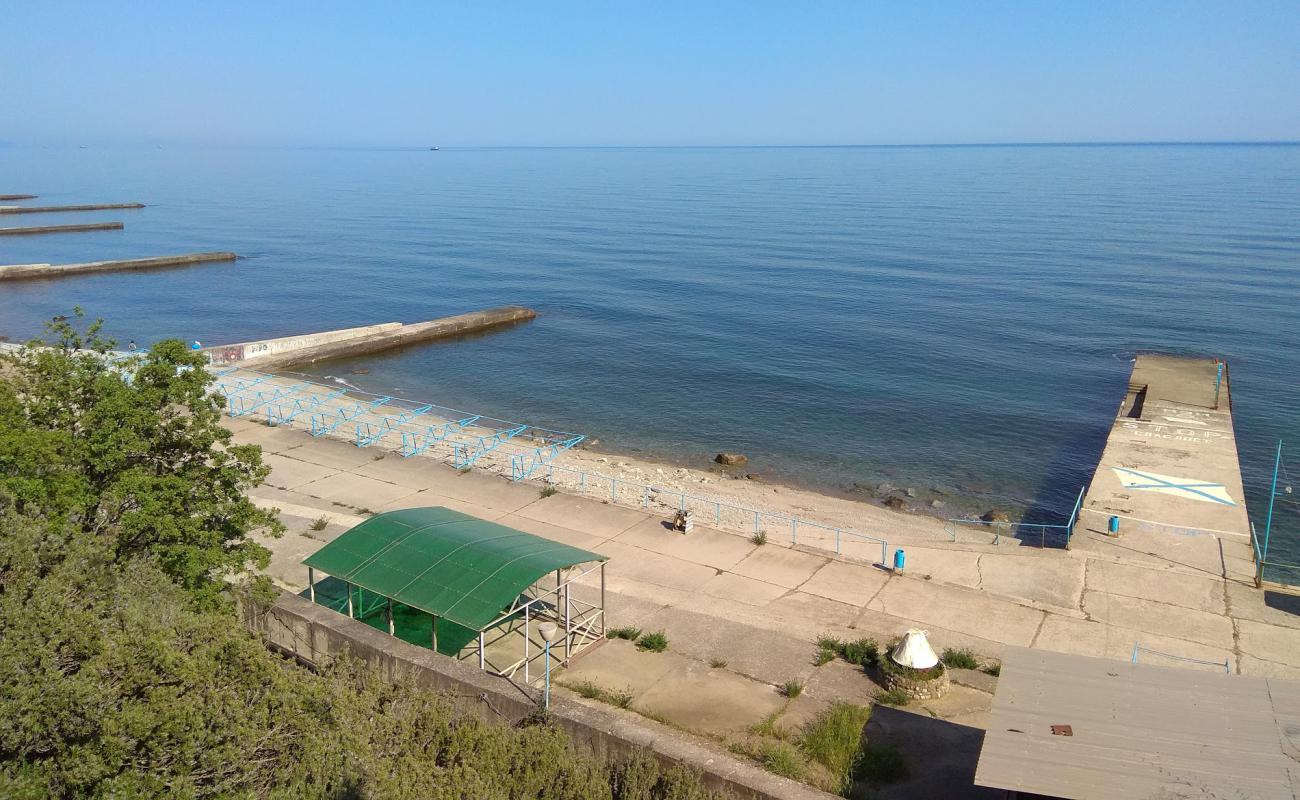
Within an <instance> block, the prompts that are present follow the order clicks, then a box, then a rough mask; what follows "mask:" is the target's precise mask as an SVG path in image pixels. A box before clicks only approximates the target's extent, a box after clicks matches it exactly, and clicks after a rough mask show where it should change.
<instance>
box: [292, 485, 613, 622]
mask: <svg viewBox="0 0 1300 800" xmlns="http://www.w3.org/2000/svg"><path fill="white" fill-rule="evenodd" d="M606 560H607V559H606V558H605V556H602V555H600V554H599V553H592V552H590V551H588V550H580V549H578V548H577V547H570V546H569V545H566V544H560V543H559V542H553V541H551V540H550V539H543V538H542V537H540V536H534V535H532V534H531V533H524V532H523V531H517V530H515V529H514V528H507V527H506V526H504V525H498V524H496V523H495V522H488V521H486V520H481V519H479V518H478V517H472V516H470V515H469V514H462V513H461V512H459V511H452V510H451V509H449V508H442V507H441V506H439V507H434V508H408V509H403V510H401V511H391V512H389V513H387V514H379V515H377V516H374V517H371V518H370V519H368V520H366V521H365V522H363V523H361V524H360V525H357V526H356V527H355V528H352V529H351V530H349V531H348V532H346V533H344V534H342V535H341V536H339V537H338V538H337V539H335V540H334V541H332V542H330V543H329V544H327V545H325V546H324V547H322V548H321V549H320V550H317V551H316V552H315V553H313V554H312V555H311V556H309V557H308V558H306V559H305V560H304V561H303V562H302V563H304V564H306V565H307V566H309V567H314V568H315V569H318V570H321V571H322V572H325V573H328V574H329V575H332V576H334V577H335V578H340V579H342V580H345V581H348V582H349V583H352V584H355V585H356V586H360V587H361V588H363V589H367V590H369V591H371V592H374V593H376V594H380V595H383V596H385V597H391V598H392V599H394V600H396V601H397V602H399V603H404V604H406V605H408V606H411V607H412V608H418V609H420V610H421V611H425V612H427V613H430V614H433V615H435V616H437V617H440V618H442V619H448V620H451V621H452V622H455V623H458V624H460V625H464V626H465V627H467V628H470V629H472V630H482V629H483V627H484V626H485V625H487V624H488V623H490V622H492V621H493V620H494V619H496V618H497V617H498V616H499V615H500V614H501V613H502V612H503V611H504V610H505V609H506V608H507V607H508V606H509V605H510V604H511V603H513V602H514V600H515V598H517V597H518V596H519V594H520V593H521V592H522V591H524V590H525V589H527V588H528V587H529V586H532V585H533V584H534V583H536V582H537V580H538V579H539V578H541V577H542V576H543V575H546V574H548V573H551V572H554V571H555V570H557V569H563V568H565V567H571V566H573V565H575V564H584V563H587V562H590V561H606Z"/></svg>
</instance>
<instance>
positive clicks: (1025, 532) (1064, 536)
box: [943, 488, 1084, 549]
mask: <svg viewBox="0 0 1300 800" xmlns="http://www.w3.org/2000/svg"><path fill="white" fill-rule="evenodd" d="M1083 493H1084V489H1082V488H1081V489H1079V496H1078V498H1077V499H1075V501H1074V509H1073V510H1072V511H1071V512H1070V519H1069V522H1067V523H1065V524H1064V525H1050V524H1046V523H1040V522H1010V521H1006V522H998V521H990V520H984V519H949V520H946V521H945V522H944V526H943V530H944V532H945V533H947V534H948V539H949V540H950V541H954V542H955V541H957V534H958V532H959V531H960V530H962V526H968V527H976V528H979V529H982V530H987V531H992V533H993V544H1001V543H1002V537H1003V536H1010V537H1014V538H1015V539H1017V540H1019V541H1025V540H1032V539H1033V538H1035V537H1034V534H1035V533H1036V534H1037V538H1038V546H1039V547H1047V540H1048V537H1049V536H1051V537H1052V538H1053V539H1060V540H1061V546H1063V547H1065V548H1067V549H1068V548H1069V547H1070V538H1071V537H1072V536H1073V532H1074V523H1075V522H1077V521H1078V519H1079V509H1080V507H1081V506H1082V504H1083Z"/></svg>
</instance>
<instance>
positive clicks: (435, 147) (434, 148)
mask: <svg viewBox="0 0 1300 800" xmlns="http://www.w3.org/2000/svg"><path fill="white" fill-rule="evenodd" d="M429 149H430V150H437V149H438V145H436V144H435V145H434V146H433V147H430V148H429Z"/></svg>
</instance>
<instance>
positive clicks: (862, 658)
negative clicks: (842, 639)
mask: <svg viewBox="0 0 1300 800" xmlns="http://www.w3.org/2000/svg"><path fill="white" fill-rule="evenodd" d="M839 653H840V657H841V658H843V659H844V660H845V661H847V662H849V663H850V664H857V665H858V666H860V667H870V666H871V665H873V664H874V663H875V662H876V660H877V659H878V658H879V657H880V645H878V644H876V640H875V639H857V640H855V641H852V642H846V643H844V644H841V645H840V648H839Z"/></svg>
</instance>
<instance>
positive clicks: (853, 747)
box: [799, 702, 871, 787]
mask: <svg viewBox="0 0 1300 800" xmlns="http://www.w3.org/2000/svg"><path fill="white" fill-rule="evenodd" d="M870 719H871V709H870V708H866V707H863V706H855V705H851V704H849V703H842V702H839V703H835V704H834V705H832V706H831V707H830V708H828V709H826V710H825V711H823V712H821V713H820V714H818V715H817V716H816V717H815V718H814V719H813V720H812V722H809V723H808V725H807V726H805V727H804V731H803V735H802V736H800V737H799V748H800V749H801V750H803V752H804V755H806V756H808V757H809V758H811V759H812V760H813V761H816V762H817V763H819V764H821V765H822V766H824V767H826V769H828V770H830V772H831V774H832V775H833V776H835V778H836V780H838V781H839V782H840V785H841V787H844V786H847V785H848V784H849V783H850V782H851V780H852V772H853V768H854V766H855V765H856V764H857V760H858V756H859V753H860V752H861V750H862V732H863V731H864V730H865V729H866V727H867V722H868V721H869V720H870Z"/></svg>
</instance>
